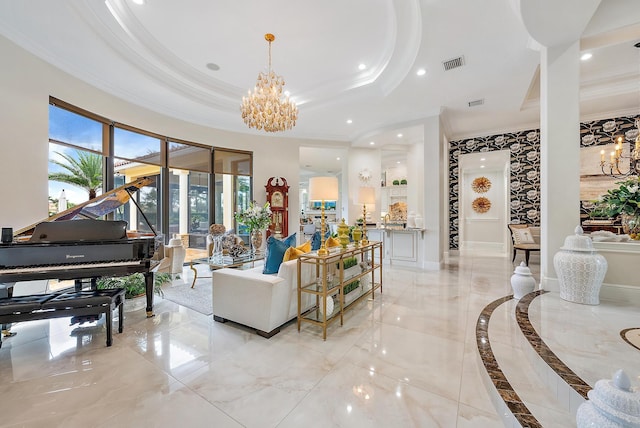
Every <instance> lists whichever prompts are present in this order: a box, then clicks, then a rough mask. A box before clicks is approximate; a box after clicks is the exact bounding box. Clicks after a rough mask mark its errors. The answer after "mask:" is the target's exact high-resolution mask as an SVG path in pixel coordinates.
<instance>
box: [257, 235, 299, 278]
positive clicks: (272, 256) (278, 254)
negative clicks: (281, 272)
mask: <svg viewBox="0 0 640 428" xmlns="http://www.w3.org/2000/svg"><path fill="white" fill-rule="evenodd" d="M295 245H296V234H295V233H294V234H292V235H289V236H287V237H286V238H285V239H283V240H282V241H281V240H279V239H277V238H274V237H273V236H270V237H269V238H268V239H267V250H266V254H265V258H264V269H263V270H262V273H265V274H271V273H278V269H280V265H281V264H282V259H283V258H284V253H285V252H286V251H287V249H288V248H289V247H295Z"/></svg>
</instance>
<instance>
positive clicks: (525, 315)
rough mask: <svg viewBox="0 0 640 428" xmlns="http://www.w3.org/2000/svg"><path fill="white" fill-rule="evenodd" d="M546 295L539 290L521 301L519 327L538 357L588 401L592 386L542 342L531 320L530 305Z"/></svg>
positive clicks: (518, 310)
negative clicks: (534, 300)
mask: <svg viewBox="0 0 640 428" xmlns="http://www.w3.org/2000/svg"><path fill="white" fill-rule="evenodd" d="M544 293H547V291H545V290H537V291H534V292H532V293H529V294H526V295H525V296H523V297H522V299H520V301H519V302H518V304H517V305H516V321H517V322H518V326H519V327H520V330H521V331H522V334H524V337H526V339H527V341H529V344H531V346H532V347H533V349H534V350H535V351H536V352H537V353H538V355H540V358H542V360H543V361H544V362H545V363H547V365H548V366H549V367H550V368H551V369H552V370H553V371H554V372H556V374H557V375H558V376H560V378H561V379H562V380H563V381H564V382H566V384H567V385H569V386H570V387H571V388H573V390H575V391H576V392H577V393H578V394H579V395H580V396H582V397H583V398H584V399H585V400H587V399H588V397H587V392H589V391H590V390H591V389H592V388H591V386H589V384H587V383H586V382H585V381H584V380H582V378H581V377H580V376H578V375H577V374H575V373H574V372H573V370H571V369H570V368H569V367H567V365H566V364H565V363H564V362H562V360H561V359H560V358H558V356H557V355H556V354H554V353H553V351H552V350H551V349H550V348H549V347H548V346H547V344H546V343H545V342H544V340H542V338H541V337H540V335H538V332H537V331H536V329H535V328H534V327H533V325H532V324H531V321H530V320H529V305H531V302H532V301H533V299H535V298H536V297H538V296H540V295H542V294H544Z"/></svg>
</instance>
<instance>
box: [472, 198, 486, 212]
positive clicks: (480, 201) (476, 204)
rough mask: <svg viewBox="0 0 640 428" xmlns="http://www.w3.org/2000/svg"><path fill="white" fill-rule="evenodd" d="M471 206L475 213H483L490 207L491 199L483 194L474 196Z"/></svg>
mask: <svg viewBox="0 0 640 428" xmlns="http://www.w3.org/2000/svg"><path fill="white" fill-rule="evenodd" d="M471 208H473V210H474V211H475V212H477V213H480V214H483V213H486V212H487V211H489V209H490V208H491V201H490V200H489V199H487V198H485V197H484V196H481V197H479V198H475V199H474V200H473V202H472V203H471Z"/></svg>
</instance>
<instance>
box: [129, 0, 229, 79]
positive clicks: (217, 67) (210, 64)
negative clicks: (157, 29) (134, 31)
mask: <svg viewBox="0 0 640 428" xmlns="http://www.w3.org/2000/svg"><path fill="white" fill-rule="evenodd" d="M136 1H143V0H136ZM207 68H208V69H209V70H213V71H218V70H220V66H219V65H218V64H214V63H213V62H210V63H209V64H207Z"/></svg>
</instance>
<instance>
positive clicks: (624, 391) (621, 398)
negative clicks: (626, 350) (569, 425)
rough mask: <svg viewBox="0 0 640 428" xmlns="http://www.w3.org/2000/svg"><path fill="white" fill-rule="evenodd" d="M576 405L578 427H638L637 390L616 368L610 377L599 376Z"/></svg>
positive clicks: (639, 405) (639, 416)
mask: <svg viewBox="0 0 640 428" xmlns="http://www.w3.org/2000/svg"><path fill="white" fill-rule="evenodd" d="M587 396H588V397H589V399H588V400H587V401H585V402H584V403H582V404H581V405H580V407H578V411H577V413H576V426H577V427H578V428H587V427H598V428H626V427H638V426H640V392H638V391H634V388H632V387H631V380H630V379H629V376H627V374H626V373H625V372H624V371H622V370H618V371H617V372H616V373H615V374H614V375H613V379H600V380H599V381H597V382H596V386H595V388H593V389H592V390H591V391H589V392H588V393H587Z"/></svg>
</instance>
